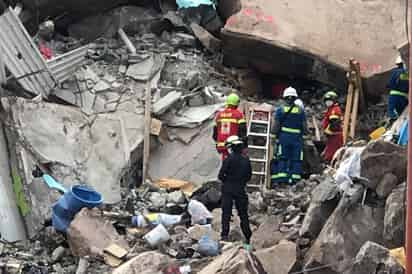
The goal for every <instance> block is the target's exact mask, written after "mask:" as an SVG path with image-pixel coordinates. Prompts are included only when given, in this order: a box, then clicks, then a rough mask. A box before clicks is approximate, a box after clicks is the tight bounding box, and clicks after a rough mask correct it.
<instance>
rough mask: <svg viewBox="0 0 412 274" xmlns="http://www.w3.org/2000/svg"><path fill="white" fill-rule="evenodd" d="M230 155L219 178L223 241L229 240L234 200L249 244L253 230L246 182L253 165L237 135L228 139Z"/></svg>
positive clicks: (250, 174)
mask: <svg viewBox="0 0 412 274" xmlns="http://www.w3.org/2000/svg"><path fill="white" fill-rule="evenodd" d="M226 144H227V147H228V150H229V156H228V157H227V158H226V159H225V160H224V161H223V163H222V167H221V169H220V171H219V175H218V178H219V180H221V181H222V182H223V186H222V232H221V238H222V240H223V241H227V240H228V235H229V231H230V217H231V215H232V208H233V202H234V203H235V206H236V210H237V211H238V215H239V218H240V227H241V229H242V232H243V235H244V236H245V238H246V244H247V245H249V243H250V238H251V237H252V231H251V230H250V226H249V216H248V204H249V201H248V196H247V193H246V184H247V182H248V181H249V180H250V179H251V177H252V167H251V164H250V160H249V158H248V157H247V156H246V155H245V153H243V150H244V149H245V146H244V143H243V142H242V141H241V140H240V139H239V137H237V136H231V137H229V138H228V139H227V141H226Z"/></svg>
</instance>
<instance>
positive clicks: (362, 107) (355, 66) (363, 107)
mask: <svg viewBox="0 0 412 274" xmlns="http://www.w3.org/2000/svg"><path fill="white" fill-rule="evenodd" d="M351 65H352V69H353V70H354V71H355V73H356V74H355V79H354V80H355V82H356V87H357V88H358V89H359V109H360V111H365V110H366V101H365V95H364V92H363V86H362V75H361V71H360V64H359V62H358V61H355V60H352V62H351Z"/></svg>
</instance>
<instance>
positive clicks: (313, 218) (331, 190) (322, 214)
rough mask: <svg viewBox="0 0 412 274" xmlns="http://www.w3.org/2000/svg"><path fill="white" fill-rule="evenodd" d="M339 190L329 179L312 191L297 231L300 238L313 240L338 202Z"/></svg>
mask: <svg viewBox="0 0 412 274" xmlns="http://www.w3.org/2000/svg"><path fill="white" fill-rule="evenodd" d="M338 193H339V189H338V186H337V185H336V183H335V182H334V181H333V180H332V179H331V178H329V177H327V178H326V179H325V180H324V181H323V182H321V183H320V184H319V185H318V186H317V187H315V188H314V189H313V190H312V193H311V196H312V200H311V203H310V205H309V208H308V210H307V212H306V215H305V218H304V219H303V223H302V226H301V228H300V231H299V235H300V236H304V237H310V238H312V239H315V238H316V237H317V236H318V235H319V232H320V231H321V230H322V227H323V225H324V224H325V223H326V221H327V220H328V218H329V216H330V215H331V214H332V212H333V211H334V210H335V208H336V206H337V205H338V202H339V195H338Z"/></svg>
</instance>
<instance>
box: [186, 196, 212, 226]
mask: <svg viewBox="0 0 412 274" xmlns="http://www.w3.org/2000/svg"><path fill="white" fill-rule="evenodd" d="M187 211H188V212H189V214H190V216H191V217H192V225H194V224H199V225H205V224H207V223H208V222H210V221H211V219H212V218H213V215H212V213H210V211H209V210H207V208H206V207H205V206H204V205H203V204H202V203H201V202H199V201H196V200H191V201H190V202H189V205H188V207H187Z"/></svg>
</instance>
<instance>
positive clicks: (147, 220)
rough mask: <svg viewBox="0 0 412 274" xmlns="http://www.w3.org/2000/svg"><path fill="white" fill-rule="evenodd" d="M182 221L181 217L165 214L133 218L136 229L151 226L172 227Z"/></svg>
mask: <svg viewBox="0 0 412 274" xmlns="http://www.w3.org/2000/svg"><path fill="white" fill-rule="evenodd" d="M181 221H182V216H181V215H171V214H164V213H151V214H146V215H137V216H133V217H132V225H133V226H136V227H147V226H149V225H160V224H161V225H164V226H172V225H176V224H178V223H180V222H181Z"/></svg>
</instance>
